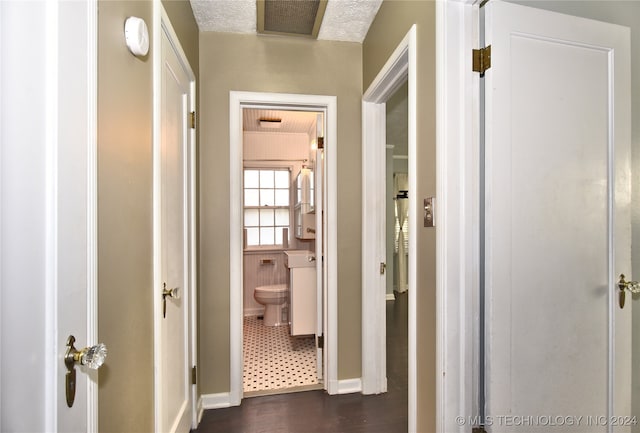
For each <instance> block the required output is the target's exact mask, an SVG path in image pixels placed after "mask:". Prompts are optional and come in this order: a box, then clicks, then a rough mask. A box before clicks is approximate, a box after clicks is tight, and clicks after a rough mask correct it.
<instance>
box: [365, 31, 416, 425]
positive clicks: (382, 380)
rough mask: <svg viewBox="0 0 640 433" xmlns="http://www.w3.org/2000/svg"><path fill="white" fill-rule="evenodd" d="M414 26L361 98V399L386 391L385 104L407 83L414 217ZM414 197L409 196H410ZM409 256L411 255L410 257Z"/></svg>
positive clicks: (412, 308)
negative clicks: (381, 267)
mask: <svg viewBox="0 0 640 433" xmlns="http://www.w3.org/2000/svg"><path fill="white" fill-rule="evenodd" d="M416 32H417V30H416V25H415V24H414V25H413V26H412V27H411V29H410V30H409V32H408V33H407V34H406V36H405V37H404V39H403V40H402V41H401V42H400V44H399V45H398V46H397V47H396V49H395V50H394V52H393V53H392V54H391V56H390V57H389V59H388V60H387V62H386V63H385V65H384V66H383V68H382V69H381V70H380V72H379V73H378V75H377V76H376V78H375V79H374V80H373V82H372V83H371V85H370V86H369V88H368V89H367V91H366V92H365V93H364V96H363V97H362V393H363V394H378V393H382V392H386V391H387V363H386V352H387V342H386V335H387V332H386V276H384V275H383V274H381V273H380V268H379V266H380V263H384V262H386V253H385V252H386V224H385V216H386V183H385V176H380V173H385V172H386V152H387V146H386V125H385V118H386V102H387V100H388V99H389V98H390V97H391V96H392V95H393V93H394V92H395V91H396V90H397V89H398V88H399V87H400V86H401V85H403V84H404V83H405V81H407V80H408V82H409V86H408V87H409V89H408V99H409V107H408V118H409V122H408V130H409V131H408V136H409V143H408V154H409V191H410V193H409V215H417V212H416V211H417V209H418V207H417V206H418V205H417V203H418V199H417V196H416V194H415V191H417V181H416V168H417V165H416V104H417V96H416V95H417V92H416V68H417V64H416V52H417V48H416V44H417V42H416ZM411 191H414V194H411ZM407 223H408V225H409V251H410V253H409V261H408V263H409V273H408V282H409V295H408V296H409V318H408V320H409V325H408V326H409V342H408V344H409V367H408V370H409V371H408V375H409V382H408V383H409V390H408V392H409V403H408V405H409V409H408V410H409V431H415V430H416V418H417V385H416V380H415V378H416V377H417V365H416V364H417V356H416V254H415V251H416V247H417V236H416V231H415V230H414V229H413V227H415V226H416V221H412V219H411V218H410V219H409V220H408V221H407ZM411 252H413V254H412V253H411Z"/></svg>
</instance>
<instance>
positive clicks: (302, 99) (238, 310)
mask: <svg viewBox="0 0 640 433" xmlns="http://www.w3.org/2000/svg"><path fill="white" fill-rule="evenodd" d="M337 104H338V102H337V98H336V97H335V96H321V95H299V94H286V93H260V92H236V91H231V92H230V93H229V155H230V156H229V160H230V202H229V211H230V213H229V233H230V241H229V244H230V245H229V255H230V274H229V299H230V302H229V303H230V318H229V320H230V323H229V330H230V335H229V338H230V341H229V346H230V357H231V359H230V372H229V375H230V378H231V384H230V385H231V389H230V395H229V405H231V406H238V405H239V404H240V401H241V400H242V394H243V391H242V338H243V335H242V320H243V311H242V308H243V307H242V293H243V291H242V290H243V287H242V253H243V237H242V234H243V231H242V196H243V193H242V182H243V181H242V167H243V161H242V151H243V149H242V108H243V107H244V106H254V107H255V106H265V107H269V108H274V107H277V108H278V109H291V108H293V109H296V110H299V109H300V108H301V107H307V108H309V109H310V110H313V109H314V108H315V109H316V110H317V109H323V110H326V118H325V122H326V125H325V127H326V136H325V137H326V140H325V143H326V145H325V175H326V185H327V189H326V194H327V195H326V199H325V203H326V204H327V206H326V208H325V228H326V231H327V233H326V239H327V243H326V250H325V251H326V257H325V269H326V270H325V272H326V275H327V278H326V279H325V282H324V284H325V287H324V288H323V290H325V292H326V294H327V295H326V297H327V299H326V302H327V312H326V314H327V321H326V323H325V349H324V352H325V353H324V361H325V362H324V387H325V389H326V390H327V392H328V393H329V394H337V393H338V391H339V390H338V341H337V340H338V315H337V314H338V313H337V307H338V301H337V296H338V291H337V286H338V273H337V269H338V262H337V256H338V249H337V240H338V234H337V228H338V216H337V161H338V158H337V146H338V141H337V136H338V135H337V107H338V105H337Z"/></svg>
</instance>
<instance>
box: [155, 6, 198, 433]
mask: <svg viewBox="0 0 640 433" xmlns="http://www.w3.org/2000/svg"><path fill="white" fill-rule="evenodd" d="M162 32H165V34H166V35H167V38H168V39H169V41H170V43H171V45H172V46H173V49H174V50H175V52H176V54H177V56H178V59H179V60H180V63H181V64H182V67H183V68H184V70H185V72H186V74H187V76H188V78H189V81H190V89H189V101H188V104H189V106H188V110H189V112H194V111H196V78H195V74H194V73H193V69H192V68H191V65H190V64H189V60H188V58H187V56H186V54H185V53H184V50H183V49H182V46H181V45H180V40H179V38H178V36H177V35H176V33H175V31H174V29H173V26H172V25H171V21H170V20H169V16H168V15H167V13H166V11H165V10H164V7H163V6H162V4H161V2H160V1H159V0H154V2H153V43H152V44H151V46H152V48H153V51H152V54H151V55H152V57H153V113H154V114H153V197H154V198H153V245H154V246H153V287H152V288H151V291H152V297H153V311H154V314H153V338H154V407H155V410H154V420H155V426H156V427H155V428H156V431H157V429H158V428H159V426H160V425H161V424H160V423H161V419H162V415H163V414H162V404H161V402H162V399H161V392H160V391H161V389H162V388H161V386H160V384H161V383H162V382H163V377H162V362H163V357H162V353H163V352H162V343H161V339H160V335H161V333H160V330H161V326H162V317H161V316H160V314H158V312H159V311H162V299H161V297H160V296H158V294H159V293H160V289H159V288H160V287H162V256H161V253H162V250H161V231H162V230H161V228H162V226H161V220H160V216H161V213H162V207H161V205H162V203H161V202H160V196H161V195H160V192H161V190H160V188H161V181H162V179H161V176H160V174H161V173H160V167H161V154H160V153H161V142H160V140H161V137H162V134H161V122H162V119H161V113H162V110H161V101H162V89H161V79H162V75H161V74H162V70H161V68H162V51H161V49H160V47H161V44H162V42H161V39H162ZM188 131H189V132H188V137H187V138H188V141H189V143H188V146H187V154H186V155H185V161H186V173H185V180H186V183H187V186H186V194H185V198H186V203H185V210H186V212H187V225H188V230H187V246H186V247H185V252H184V253H185V257H187V260H186V262H187V264H188V266H187V269H186V272H187V275H188V277H187V281H188V287H187V288H186V290H185V292H186V293H185V298H186V299H187V300H188V304H187V308H188V309H189V323H188V324H187V326H188V330H189V352H190V353H189V354H188V355H189V360H190V361H191V363H192V365H196V362H197V359H198V357H197V350H198V349H197V348H198V346H197V341H198V340H197V329H198V328H197V300H196V289H197V287H196V284H197V268H196V266H197V261H196V245H197V244H196V169H195V167H196V130H195V129H193V128H188ZM190 398H191V426H192V428H196V427H197V426H198V420H199V419H198V410H197V402H198V398H197V385H195V384H194V385H192V387H191V396H190Z"/></svg>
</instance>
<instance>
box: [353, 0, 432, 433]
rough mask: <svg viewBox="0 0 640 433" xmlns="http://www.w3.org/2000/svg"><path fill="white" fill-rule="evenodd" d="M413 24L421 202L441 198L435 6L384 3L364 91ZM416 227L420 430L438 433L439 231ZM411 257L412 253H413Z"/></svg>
mask: <svg viewBox="0 0 640 433" xmlns="http://www.w3.org/2000/svg"><path fill="white" fill-rule="evenodd" d="M413 24H416V25H417V45H418V46H417V53H418V54H417V57H418V62H417V74H416V75H417V89H418V95H417V96H418V98H417V104H418V105H417V117H418V122H417V163H418V167H419V169H418V173H417V178H418V191H409V194H415V196H417V197H418V200H420V199H422V198H423V197H432V196H435V194H436V170H435V168H436V165H435V162H436V161H435V158H436V150H435V149H436V140H435V137H436V131H435V109H436V100H435V2H432V1H411V0H409V1H400V0H393V1H389V0H387V1H384V2H383V3H382V6H381V7H380V10H379V12H378V15H377V16H376V18H375V20H374V22H373V24H372V26H371V28H370V29H369V33H368V34H367V37H366V39H365V41H364V44H363V49H362V57H363V74H362V76H363V91H366V89H367V87H368V86H369V85H370V84H371V82H372V81H373V79H374V78H375V77H376V75H377V74H378V72H379V71H380V69H381V68H382V66H383V65H384V63H385V62H386V61H387V59H388V58H389V56H390V55H391V53H392V52H393V50H394V49H395V48H396V47H397V46H398V44H399V43H400V41H402V39H403V38H404V36H405V35H406V34H407V32H408V31H409V29H410V28H411V26H412V25H413ZM409 218H413V221H416V222H417V225H416V226H415V227H416V232H417V237H418V248H417V251H416V252H415V254H416V257H417V262H418V263H419V266H418V269H417V272H418V275H417V293H416V297H417V305H416V307H417V311H418V312H419V314H418V317H417V363H418V375H417V387H418V396H417V412H418V417H417V429H418V431H420V432H430V431H434V430H435V396H436V387H435V377H436V358H435V347H436V296H435V286H436V274H435V248H436V237H435V230H434V229H432V228H430V229H427V228H423V227H421V226H420V222H421V218H422V215H420V214H418V215H410V216H409ZM410 254H411V253H410Z"/></svg>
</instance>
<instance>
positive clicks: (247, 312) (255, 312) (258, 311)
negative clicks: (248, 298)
mask: <svg viewBox="0 0 640 433" xmlns="http://www.w3.org/2000/svg"><path fill="white" fill-rule="evenodd" d="M263 314H264V307H256V308H245V309H244V317H247V316H261V315H263Z"/></svg>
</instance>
